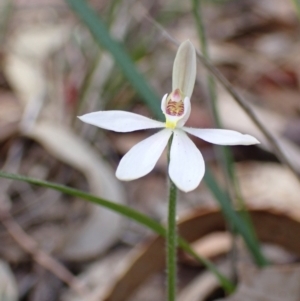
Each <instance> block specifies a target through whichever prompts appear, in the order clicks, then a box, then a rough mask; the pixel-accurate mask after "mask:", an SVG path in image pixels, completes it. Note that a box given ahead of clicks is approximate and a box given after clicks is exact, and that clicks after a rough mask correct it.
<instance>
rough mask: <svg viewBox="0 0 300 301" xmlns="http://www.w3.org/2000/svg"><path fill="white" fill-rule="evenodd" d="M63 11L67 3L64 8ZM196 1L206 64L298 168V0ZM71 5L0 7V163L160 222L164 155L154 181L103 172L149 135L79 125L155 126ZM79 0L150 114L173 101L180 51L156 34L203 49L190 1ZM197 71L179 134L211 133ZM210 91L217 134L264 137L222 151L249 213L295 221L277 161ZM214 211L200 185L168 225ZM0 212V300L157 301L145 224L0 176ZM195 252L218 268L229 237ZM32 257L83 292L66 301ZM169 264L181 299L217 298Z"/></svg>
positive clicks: (220, 91) (160, 280)
mask: <svg viewBox="0 0 300 301" xmlns="http://www.w3.org/2000/svg"><path fill="white" fill-rule="evenodd" d="M72 2H78V1H77V0H76V1H72V0H69V1H68V3H69V4H70V3H72ZM79 2H80V1H79ZM82 2H84V1H82ZM200 2H201V10H200V7H199V6H198V8H197V9H198V12H199V13H200V12H201V16H202V21H203V24H204V27H205V32H206V36H207V43H208V52H209V56H210V59H211V62H212V63H213V64H214V65H215V66H216V67H217V68H218V69H219V70H220V71H221V72H222V73H223V75H224V76H225V77H226V78H227V79H228V80H229V81H230V82H231V83H232V85H233V86H234V88H235V89H236V90H237V91H238V92H239V93H240V95H242V96H243V97H244V98H245V99H246V100H247V102H248V103H249V104H250V105H251V108H252V110H253V111H254V112H255V113H256V114H257V115H258V116H259V118H260V120H261V121H262V123H263V124H264V125H265V126H266V127H267V128H268V129H269V131H271V132H272V133H273V135H274V136H275V137H276V138H277V139H278V141H280V145H281V146H282V149H283V151H284V152H285V153H286V154H287V156H288V158H289V160H290V161H291V162H292V164H293V166H294V168H295V169H296V170H297V171H298V173H299V172H300V97H299V95H300V94H299V89H300V51H299V45H300V39H299V38H300V35H299V33H300V30H299V29H300V23H299V19H298V18H297V12H299V11H300V8H299V11H297V0H295V3H293V1H292V0H291V1H287V0H206V1H200ZM68 3H66V2H64V1H62V0H51V1H50V0H1V2H0V168H1V169H2V170H3V171H6V172H9V173H15V174H21V175H26V176H30V177H34V178H38V179H41V180H47V181H52V182H56V183H60V184H64V185H67V186H71V187H74V188H77V189H80V190H84V191H88V192H91V193H92V194H94V195H97V196H100V197H103V198H104V199H108V200H111V201H114V202H116V203H118V204H124V205H129V206H131V207H132V208H134V209H136V210H139V211H140V212H142V213H145V214H147V215H148V216H150V217H152V218H154V219H155V220H157V221H159V222H164V221H165V220H166V216H167V201H166V200H167V185H166V183H167V182H166V168H167V159H166V155H163V156H162V157H161V159H160V160H159V162H158V164H157V165H156V167H155V169H154V171H153V172H151V173H150V174H149V175H147V176H145V177H143V178H141V179H138V180H136V181H132V182H120V181H118V180H117V179H116V178H115V176H114V172H115V169H116V167H117V165H118V162H119V160H120V158H121V157H122V156H123V155H124V154H125V153H126V152H127V151H128V150H129V149H130V148H131V147H132V146H133V145H134V144H136V143H137V142H138V141H140V140H142V139H144V138H146V137H148V136H149V135H150V134H152V131H151V130H150V131H141V132H134V133H127V134H118V133H113V132H107V131H103V130H100V129H98V128H96V127H94V126H90V125H87V124H83V123H82V122H81V121H80V120H79V119H78V118H77V116H79V115H83V114H85V113H89V112H93V111H98V110H110V109H118V110H126V111H131V112H135V113H139V114H142V115H145V116H149V117H155V116H154V114H155V113H154V112H153V110H151V105H150V106H149V103H148V104H147V102H145V101H144V100H143V97H142V96H141V93H137V92H136V89H135V88H134V87H133V85H132V84H131V83H130V81H128V78H127V77H126V76H125V75H124V73H123V72H122V71H121V69H120V66H119V64H118V62H116V60H115V59H114V57H113V56H112V55H111V53H110V51H109V49H107V48H106V47H102V46H101V45H99V44H98V43H97V41H96V40H95V39H94V37H93V35H92V34H91V33H90V31H89V29H88V27H87V25H86V24H85V23H84V22H82V21H81V18H80V13H79V14H78V11H74V10H73V9H72V8H71V7H70V6H69V5H68ZM84 3H88V4H89V5H90V6H91V7H92V8H93V10H94V11H95V13H96V14H97V15H98V17H99V18H100V19H101V20H102V22H103V23H105V24H106V27H107V29H108V32H109V35H110V37H111V38H113V39H114V40H116V41H118V42H119V43H120V44H122V45H123V47H124V49H125V50H126V52H127V53H128V55H129V56H130V58H131V59H132V61H133V62H134V64H135V66H136V68H137V70H138V71H139V72H140V74H141V75H142V77H144V78H145V80H146V81H147V82H148V84H149V86H150V87H151V89H152V90H153V95H154V98H153V103H154V105H152V107H155V106H156V107H157V104H158V105H160V99H161V97H162V96H163V95H164V94H165V93H169V92H171V82H172V65H173V60H174V57H175V54H176V50H177V46H176V45H174V44H173V43H172V40H171V39H170V37H168V36H167V35H166V33H165V32H164V30H165V31H166V32H167V33H168V34H169V35H170V36H171V37H173V38H174V39H175V40H177V41H178V42H182V41H184V40H186V39H190V40H191V41H192V43H193V44H194V45H195V47H196V48H197V49H198V50H201V43H200V39H199V34H198V29H199V28H198V25H197V20H196V18H195V9H196V8H195V6H194V4H195V2H193V1H168V0H160V1H136V0H123V1H121V0H111V1H107V0H101V1H96V0H93V1H86V2H84ZM299 16H300V14H299ZM81 17H82V16H81ZM100 44H101V43H100ZM197 72H198V74H197V80H196V85H195V89H194V93H193V96H192V99H191V102H192V114H191V117H190V119H189V121H188V125H190V126H193V127H203V128H211V127H216V125H215V123H214V121H213V118H212V114H211V110H210V106H211V104H210V102H209V92H208V89H207V82H206V78H207V77H206V76H207V72H206V69H205V67H203V66H202V65H201V63H199V64H198V66H197ZM216 93H217V97H218V102H217V110H218V112H219V115H220V119H221V122H222V125H223V126H224V128H229V129H234V130H237V131H240V132H243V133H248V134H251V135H253V136H255V137H256V138H257V139H258V140H260V141H261V142H262V143H261V145H259V146H251V147H243V146H237V147H233V148H231V149H232V153H233V157H234V160H235V161H236V164H235V169H236V177H237V179H238V182H239V186H240V189H241V192H242V195H243V198H244V200H245V202H246V203H247V204H248V205H249V206H250V207H251V208H256V209H257V208H258V209H260V210H265V211H267V212H270V211H268V210H269V208H273V209H272V210H274V208H275V209H276V210H277V211H276V212H279V213H278V214H279V215H280V214H286V212H291V211H292V212H293V214H296V215H297V214H298V211H299V210H300V201H299V195H300V188H299V182H298V181H297V180H296V178H295V176H294V175H293V174H291V172H290V171H289V170H288V169H287V168H286V167H284V166H283V165H282V164H281V163H279V161H278V159H277V157H276V156H275V155H274V153H273V151H272V147H271V146H270V145H269V144H268V143H267V142H266V139H265V137H264V136H263V135H262V134H261V132H260V131H259V129H258V128H257V127H256V126H255V125H254V124H253V122H252V121H251V120H250V118H249V117H248V116H247V115H246V114H245V113H244V112H243V111H242V109H241V108H240V107H239V106H238V105H237V104H236V102H235V101H233V100H232V98H231V96H229V94H228V93H227V91H225V90H224V88H223V87H222V86H221V85H219V84H217V85H216ZM194 142H195V143H196V145H197V146H198V147H199V148H200V149H201V152H202V154H203V156H204V158H205V160H206V164H207V165H210V166H211V167H212V168H213V171H214V174H215V177H216V178H217V179H218V180H219V183H220V184H221V185H223V184H224V183H225V180H224V179H223V177H222V172H221V168H220V167H219V165H218V164H217V158H216V152H215V151H214V149H213V147H212V146H211V145H209V144H208V143H205V142H204V141H200V140H195V141H194ZM216 207H217V203H216V201H215V199H214V197H213V195H212V193H211V192H210V191H209V189H208V188H207V187H206V186H205V184H204V183H201V185H200V186H199V187H198V188H197V189H196V190H195V191H193V192H190V193H188V194H185V193H179V195H178V216H179V219H180V218H183V219H185V218H186V219H189V218H191V217H190V215H191V214H194V213H195V212H204V211H201V210H204V209H205V210H206V212H208V211H209V210H216V209H215V208H216ZM202 208H204V209H202ZM207 210H208V211H207ZM265 211H264V212H265ZM0 212H2V214H0V300H1V301H15V300H22V301H55V300H64V301H75V300H87V301H91V300H99V301H100V300H111V301H112V300H115V301H117V300H125V299H126V300H131V301H154V300H155V301H158V300H164V296H165V293H164V289H165V288H164V287H165V278H164V277H165V276H164V269H163V268H160V267H161V266H162V265H163V263H162V259H161V258H162V256H164V255H163V252H164V247H163V246H160V247H159V248H158V249H151V246H152V248H153V240H151V239H153V234H152V233H151V232H150V230H147V229H145V228H144V227H143V226H140V225H138V224H136V223H135V222H132V221H130V220H128V219H126V218H124V217H122V216H120V215H117V214H116V213H113V212H111V211H108V210H106V209H104V208H102V207H100V206H96V205H93V204H91V203H87V202H85V201H83V200H81V199H79V198H75V197H71V196H67V195H64V194H62V193H60V192H57V191H54V190H50V189H46V188H43V187H36V186H32V185H30V184H27V183H25V182H16V181H13V180H4V179H1V180H0ZM299 212H300V211H299ZM8 213H9V218H8V217H7V214H8ZM217 228H218V227H217ZM293 229H294V228H288V231H294V230H293ZM194 230H195V229H194V228H193V227H192V228H190V229H189V231H191V232H192V231H194ZM269 230H270V233H272V232H273V233H274V231H275V232H276V231H277V229H275V230H274V228H272V229H271V228H270V229H269ZM291 239H292V238H291ZM35 242H37V243H38V245H35ZM140 243H142V245H140ZM291 245H292V247H291V248H292V249H293V243H291ZM137 246H138V247H137ZM194 246H195V248H196V249H197V250H198V251H199V252H200V254H202V255H205V256H208V257H209V258H212V259H214V260H215V262H216V263H217V264H220V265H221V266H222V265H223V264H224V262H225V261H226V256H225V255H224V254H226V253H227V252H228V250H229V249H230V238H229V236H228V235H226V234H224V233H223V234H220V233H217V234H215V236H212V237H210V239H209V238H207V240H206V241H204V242H203V241H201V242H200V243H199V242H198V243H197V244H195V245H194ZM148 247H149V248H150V249H151V250H152V251H151V250H150V251H149V249H147V248H148ZM282 247H283V249H282V248H274V247H273V248H267V247H266V248H265V251H266V252H267V254H268V256H269V258H271V260H272V261H273V262H274V263H291V262H295V261H297V258H298V257H297V256H299V253H298V255H296V254H294V253H293V252H287V251H284V249H285V248H284V246H282ZM291 248H290V249H291ZM37 250H40V251H41V252H42V253H43V252H45V253H47V254H51V255H52V256H53V257H52V259H54V258H55V259H54V262H57V263H61V264H63V265H64V266H65V267H66V268H67V269H68V271H70V272H71V273H73V275H75V276H76V277H77V278H75V279H73V278H72V274H70V275H69V274H67V276H66V277H67V278H68V279H69V280H70V283H71V286H72V283H73V284H74V283H75V282H76V281H80V283H81V284H80V285H84V286H85V288H88V289H87V290H85V293H84V294H83V295H82V296H79V295H78V292H77V293H76V292H75V293H74V290H72V289H70V287H69V286H70V285H66V284H65V283H64V281H63V280H62V279H61V277H59V275H60V274H59V272H58V275H55V273H53V272H51V271H49V269H47V268H45V266H43V265H41V264H39V261H38V260H37V259H36V257H37V256H42V257H43V255H41V254H39V253H37ZM147 252H149V253H147ZM299 252H300V251H299ZM33 255H34V256H33ZM137 256H141V257H137ZM243 256H244V257H243ZM243 256H242V257H243V258H244V261H246V262H249V261H250V259H249V258H248V257H247V255H246V254H243ZM137 258H141V259H140V261H138V260H137ZM46 261H47V260H46ZM48 263H49V261H48ZM46 265H47V264H46ZM50 265H51V262H50ZM149 265H153V269H154V270H155V269H157V270H160V271H159V272H158V273H150V272H149V277H148V279H147V281H146V282H144V283H143V285H140V286H139V289H138V290H135V291H134V292H133V294H131V295H130V296H129V293H128V298H127V295H126V294H127V293H126V294H125V291H124V295H123V296H122V297H119V299H118V297H116V296H115V297H111V295H113V294H114V293H111V292H114V284H115V282H116V279H120V277H121V278H122V277H123V278H124V279H125V280H124V279H123V278H122V279H123V281H125V282H124V283H127V282H129V283H130V279H132V277H133V278H134V277H135V278H136V277H139V276H137V275H139V273H140V274H143V273H147V271H148V269H147V268H146V267H147V266H149ZM130 266H136V269H137V270H138V271H139V272H138V273H137V274H134V275H132V274H130V273H129V272H128V269H129V268H128V267H130ZM179 266H180V268H179V270H180V276H179V283H178V285H179V300H185V301H193V300H194V301H197V300H198V301H199V300H215V299H213V298H211V299H207V298H206V297H200V294H201V293H200V292H199V291H197V292H196V293H195V292H194V290H195V283H196V284H197V283H203V279H202V278H201V279H200V278H199V275H203V273H204V269H203V267H202V266H200V265H199V264H197V263H196V262H194V261H193V260H192V259H191V258H190V257H188V256H187V255H185V254H181V255H180V258H179ZM55 269H56V267H54V270H55ZM56 270H57V269H56ZM58 270H59V268H58ZM68 271H67V272H68ZM126 271H127V272H128V273H126ZM65 272H66V271H65ZM64 275H65V274H64ZM120 275H121V276H120ZM62 278H63V277H62ZM74 281H75V282H74ZM126 281H127V282H126ZM197 281H198V282H197ZM201 281H202V282H201ZM76 283H77V282H76ZM191 283H192V284H193V285H194V286H193V285H191ZM210 283H211V282H210ZM212 283H214V282H212ZM80 285H79V286H80ZM75 286H76V285H75ZM213 287H214V288H215V287H217V285H216V284H214V286H213ZM73 288H74V287H73ZM78 290H79V291H80V289H78ZM211 290H212V289H211ZM87 291H88V293H87ZM119 293H120V291H119ZM193 293H194V295H192V294H193ZM110 294H111V295H110ZM180 294H181V295H180ZM195 294H196V296H197V297H195ZM217 296H219V297H222V294H219V295H217ZM105 298H106V299H105ZM109 298H111V299H109ZM205 298H206V299H205ZM241 300H242V299H241ZM253 300H254V299H253ZM255 300H258V299H255ZM286 300H287V299H286ZM243 301H244V300H243Z"/></svg>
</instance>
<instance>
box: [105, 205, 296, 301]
mask: <svg viewBox="0 0 300 301" xmlns="http://www.w3.org/2000/svg"><path fill="white" fill-rule="evenodd" d="M249 213H250V215H251V218H252V220H253V223H254V226H255V230H256V233H257V236H258V239H259V240H260V241H262V242H266V243H271V244H275V245H278V246H281V247H283V248H285V249H286V250H288V251H290V252H292V253H295V254H297V255H300V242H298V241H297V240H295V236H294V233H298V232H300V212H299V210H298V211H294V212H291V213H290V214H287V213H286V212H284V211H280V210H274V209H270V208H264V209H249ZM178 230H179V233H180V235H181V236H182V237H184V238H185V239H186V240H187V241H189V242H193V241H196V240H199V239H201V238H203V237H205V236H206V235H208V234H211V233H214V232H219V231H225V222H224V218H223V216H222V214H221V213H220V211H219V210H217V209H207V210H204V209H202V210H199V211H197V212H195V211H193V213H192V214H190V215H187V216H186V217H185V218H184V219H182V220H181V221H180V222H179V224H178ZM164 250H165V241H164V239H163V238H162V237H156V238H155V239H153V240H152V241H150V242H148V243H147V244H145V243H144V244H142V245H139V246H138V247H137V248H135V249H134V250H133V253H130V254H129V255H128V256H130V260H128V261H127V262H128V263H127V266H125V267H124V268H123V272H122V273H121V275H120V276H119V278H117V279H116V281H115V283H114V284H112V285H111V286H109V287H107V292H106V295H105V298H104V299H103V300H104V301H125V300H128V298H129V297H130V296H131V295H132V293H133V292H134V291H135V290H136V289H137V288H138V287H139V286H140V285H142V284H143V283H144V282H145V281H146V280H147V279H149V277H150V276H151V275H154V274H155V273H158V272H160V271H162V270H163V269H164V267H165V265H164V263H165V253H164ZM200 255H202V254H200Z"/></svg>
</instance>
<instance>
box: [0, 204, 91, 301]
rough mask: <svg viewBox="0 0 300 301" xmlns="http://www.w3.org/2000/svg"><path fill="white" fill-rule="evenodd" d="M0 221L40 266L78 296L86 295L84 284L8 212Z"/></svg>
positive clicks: (4, 212) (1, 213)
mask: <svg viewBox="0 0 300 301" xmlns="http://www.w3.org/2000/svg"><path fill="white" fill-rule="evenodd" d="M0 221H1V223H2V224H3V226H4V227H5V228H6V230H7V232H8V233H9V234H10V235H11V237H12V238H13V239H14V240H15V241H16V242H17V243H18V245H19V246H20V247H22V248H23V249H24V250H25V251H26V252H27V253H29V254H30V255H31V256H32V257H33V258H34V260H35V261H36V262H37V263H38V264H40V265H41V266H42V267H44V268H45V269H47V270H48V271H50V272H52V273H53V274H54V275H55V276H56V277H57V278H59V279H60V280H61V281H63V282H65V283H66V284H67V285H68V286H69V287H70V288H71V289H72V290H74V292H76V293H77V294H78V295H80V296H84V295H85V292H86V290H85V287H84V286H83V284H82V283H81V282H80V281H79V280H78V279H77V278H76V277H75V276H74V275H73V274H72V273H71V272H70V271H69V270H67V269H66V268H65V267H64V266H63V265H62V264H60V263H59V262H58V261H57V260H55V259H54V258H53V257H51V256H50V255H49V254H47V253H46V252H44V251H42V250H41V249H40V248H39V246H38V244H37V242H36V241H35V240H33V239H32V238H31V237H30V236H29V235H28V234H27V233H26V232H25V231H24V230H23V229H22V228H21V227H20V226H19V225H18V224H17V223H16V222H15V220H14V219H13V217H12V216H11V215H10V213H9V212H8V211H4V210H3V211H1V212H0Z"/></svg>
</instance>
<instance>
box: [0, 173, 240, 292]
mask: <svg viewBox="0 0 300 301" xmlns="http://www.w3.org/2000/svg"><path fill="white" fill-rule="evenodd" d="M0 178H5V179H11V180H16V181H23V182H27V183H30V184H33V185H37V186H42V187H46V188H50V189H54V190H57V191H60V192H62V193H65V194H68V195H72V196H75V197H79V198H81V199H83V200H86V201H89V202H92V203H95V204H98V205H100V206H103V207H106V208H108V209H110V210H112V211H115V212H117V213H119V214H121V215H124V216H126V217H128V218H130V219H132V220H134V221H136V222H137V223H139V224H142V225H144V226H146V227H147V228H149V229H151V230H153V231H154V232H156V233H157V234H159V235H161V236H163V237H166V236H167V230H166V229H165V228H164V227H163V226H162V225H161V224H160V223H158V222H156V221H155V220H153V219H152V218H150V217H148V216H147V215H145V214H142V213H140V212H138V211H136V210H134V209H132V208H130V207H127V206H124V205H120V204H116V203H113V202H111V201H108V200H104V199H102V198H99V197H97V196H94V195H92V194H90V193H87V192H84V191H81V190H77V189H74V188H71V187H68V186H64V185H60V184H56V183H52V182H47V181H41V180H38V179H34V178H29V177H25V176H21V175H16V174H10V173H6V172H3V171H0ZM179 246H180V247H181V248H182V249H183V250H184V251H186V252H188V253H189V254H190V255H192V256H193V257H194V258H195V259H196V260H198V261H199V262H201V263H202V264H203V265H204V266H206V267H207V268H208V269H210V270H211V272H212V273H214V275H215V276H216V277H217V278H218V280H219V282H220V285H222V287H223V288H224V290H226V292H228V293H231V292H233V290H234V285H233V284H232V283H231V282H230V280H228V279H227V278H226V277H225V276H223V275H222V274H221V273H220V272H219V271H218V270H217V268H216V267H215V266H214V265H213V264H212V263H211V262H210V261H208V260H207V259H204V258H202V257H200V256H199V255H197V254H196V252H195V251H193V249H192V248H191V247H190V245H189V244H188V243H187V242H186V241H185V240H184V239H183V238H179Z"/></svg>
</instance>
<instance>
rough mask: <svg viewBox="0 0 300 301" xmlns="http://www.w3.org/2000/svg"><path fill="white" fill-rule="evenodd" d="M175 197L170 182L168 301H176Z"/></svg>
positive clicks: (175, 193) (173, 187)
mask: <svg viewBox="0 0 300 301" xmlns="http://www.w3.org/2000/svg"><path fill="white" fill-rule="evenodd" d="M176 197H177V187H176V186H175V184H174V183H173V182H172V181H171V180H170V193H169V212H168V229H167V271H168V301H175V300H176V278H177V277H176V275H177V267H176V264H177V260H176V254H177V244H178V237H177V228H176Z"/></svg>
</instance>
